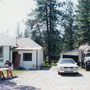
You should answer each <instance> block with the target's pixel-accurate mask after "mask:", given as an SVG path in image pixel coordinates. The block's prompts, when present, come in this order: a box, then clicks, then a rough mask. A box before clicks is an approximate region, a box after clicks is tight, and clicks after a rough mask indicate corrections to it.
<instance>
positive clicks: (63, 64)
mask: <svg viewBox="0 0 90 90" xmlns="http://www.w3.org/2000/svg"><path fill="white" fill-rule="evenodd" d="M57 71H58V74H60V73H78V66H77V64H76V63H75V61H74V60H73V59H71V58H61V59H60V60H59V61H58V63H57Z"/></svg>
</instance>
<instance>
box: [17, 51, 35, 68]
mask: <svg viewBox="0 0 90 90" xmlns="http://www.w3.org/2000/svg"><path fill="white" fill-rule="evenodd" d="M23 53H32V61H23ZM18 54H21V60H20V67H23V68H25V69H36V51H18ZM33 65H35V68H33Z"/></svg>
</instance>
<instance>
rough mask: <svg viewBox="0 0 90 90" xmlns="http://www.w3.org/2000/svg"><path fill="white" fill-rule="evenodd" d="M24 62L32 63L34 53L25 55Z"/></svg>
mask: <svg viewBox="0 0 90 90" xmlns="http://www.w3.org/2000/svg"><path fill="white" fill-rule="evenodd" d="M23 61H32V53H23Z"/></svg>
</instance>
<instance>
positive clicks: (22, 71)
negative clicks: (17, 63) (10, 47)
mask: <svg viewBox="0 0 90 90" xmlns="http://www.w3.org/2000/svg"><path fill="white" fill-rule="evenodd" d="M24 72H27V71H26V70H14V71H13V74H14V75H17V74H20V73H24ZM4 75H7V71H4Z"/></svg>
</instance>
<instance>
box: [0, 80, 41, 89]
mask: <svg viewBox="0 0 90 90" xmlns="http://www.w3.org/2000/svg"><path fill="white" fill-rule="evenodd" d="M0 90H41V89H40V88H35V87H32V86H25V85H17V83H15V82H12V81H10V80H6V81H5V80H4V81H0Z"/></svg>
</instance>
